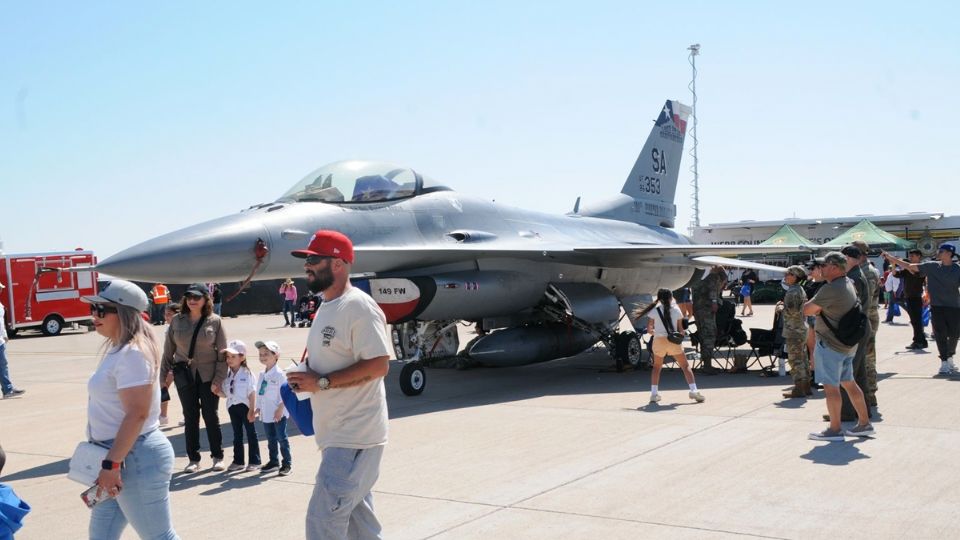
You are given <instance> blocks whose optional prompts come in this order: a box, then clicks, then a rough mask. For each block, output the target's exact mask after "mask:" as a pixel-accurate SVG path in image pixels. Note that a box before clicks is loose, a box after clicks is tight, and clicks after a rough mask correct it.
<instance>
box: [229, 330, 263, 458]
mask: <svg viewBox="0 0 960 540" xmlns="http://www.w3.org/2000/svg"><path fill="white" fill-rule="evenodd" d="M223 352H224V353H226V356H227V377H226V378H225V379H223V383H221V385H220V386H221V389H222V391H223V395H225V396H227V412H229V413H230V425H231V426H233V463H231V464H230V466H229V467H227V470H228V471H239V470H243V468H244V460H243V432H244V431H246V432H247V446H248V447H249V458H250V460H249V464H248V465H246V470H247V471H254V470H256V469H258V468H260V442H259V440H258V439H257V427H256V425H255V424H254V423H253V422H254V421H255V420H256V419H257V415H256V408H257V407H256V405H257V387H256V381H255V379H254V377H253V373H251V372H250V368H249V367H247V345H246V344H245V343H244V342H242V341H240V340H239V339H235V340H233V341H231V342H230V343H227V348H226V349H224V350H223Z"/></svg>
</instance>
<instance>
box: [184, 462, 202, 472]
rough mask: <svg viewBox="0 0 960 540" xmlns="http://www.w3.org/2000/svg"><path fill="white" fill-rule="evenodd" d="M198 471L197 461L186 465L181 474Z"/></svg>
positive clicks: (198, 464)
mask: <svg viewBox="0 0 960 540" xmlns="http://www.w3.org/2000/svg"><path fill="white" fill-rule="evenodd" d="M199 470H200V462H199V461H191V462H190V463H188V464H187V466H186V467H184V468H183V472H185V473H195V472H197V471H199Z"/></svg>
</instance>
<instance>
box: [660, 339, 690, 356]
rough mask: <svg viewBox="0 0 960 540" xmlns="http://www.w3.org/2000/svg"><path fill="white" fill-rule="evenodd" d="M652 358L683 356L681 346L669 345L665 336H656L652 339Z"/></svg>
mask: <svg viewBox="0 0 960 540" xmlns="http://www.w3.org/2000/svg"><path fill="white" fill-rule="evenodd" d="M653 355H654V356H660V357H664V356H673V357H678V356H683V346H682V345H680V344H679V343H671V342H670V340H669V339H667V336H657V337H655V338H653Z"/></svg>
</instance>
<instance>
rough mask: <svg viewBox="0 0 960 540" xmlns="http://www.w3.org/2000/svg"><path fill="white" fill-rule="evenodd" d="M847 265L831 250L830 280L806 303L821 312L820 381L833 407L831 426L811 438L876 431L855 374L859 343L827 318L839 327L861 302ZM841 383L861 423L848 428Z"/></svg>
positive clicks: (826, 269)
mask: <svg viewBox="0 0 960 540" xmlns="http://www.w3.org/2000/svg"><path fill="white" fill-rule="evenodd" d="M846 268H847V259H846V257H844V255H842V254H840V253H837V252H835V251H832V252H830V253H828V254H827V255H826V257H824V263H823V267H822V269H821V272H822V273H823V277H824V278H825V279H826V280H827V283H826V284H825V285H824V286H823V287H821V288H820V290H819V291H817V294H816V296H814V297H813V298H812V299H810V301H808V302H807V303H806V304H804V306H803V314H804V315H816V316H817V324H816V332H817V345H816V359H817V382H819V383H820V384H822V385H823V390H824V393H825V394H826V397H827V411H829V414H828V418H829V421H830V427H829V428H827V429H826V430H824V431H822V432H819V433H811V434H810V435H809V438H810V439H813V440H817V441H842V440H843V436H844V433H846V434H847V435H850V436H856V437H865V436H868V435H872V434H873V426H871V425H870V422H869V413H868V412H867V404H866V401H865V400H864V398H863V391H862V390H861V389H860V386H859V385H858V384H857V382H856V381H855V380H854V378H853V362H854V359H853V356H854V353H855V352H856V350H857V348H858V345H853V346H850V345H846V344H844V343H843V342H841V341H840V340H839V339H837V337H836V336H835V335H834V334H833V332H832V331H831V330H830V327H828V326H827V324H826V322H825V321H829V322H830V324H831V325H832V326H833V328H836V327H837V326H838V325H839V324H840V319H841V318H842V317H843V316H844V314H846V313H847V312H848V311H850V309H851V308H853V307H854V306H855V305H857V301H858V300H857V294H856V290H855V289H854V285H853V283H852V282H851V281H850V280H849V279H847V278H846V277H844V276H845V274H846ZM861 342H862V341H861ZM841 387H842V388H843V389H844V390H846V391H847V393H848V394H849V395H850V398H851V400H852V403H853V405H854V408H855V409H856V414H857V426H856V427H854V428H851V429H847V430H846V431H844V430H843V429H842V426H841V424H840V419H841V418H840V408H841V405H842V399H841V397H840V388H841Z"/></svg>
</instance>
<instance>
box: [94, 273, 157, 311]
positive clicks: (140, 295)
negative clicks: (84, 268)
mask: <svg viewBox="0 0 960 540" xmlns="http://www.w3.org/2000/svg"><path fill="white" fill-rule="evenodd" d="M80 300H81V301H83V302H86V303H88V304H99V303H101V302H107V303H110V304H119V305H121V306H127V307H132V308H133V309H135V310H137V311H146V310H147V306H148V305H149V304H150V302H149V301H148V300H147V293H145V292H143V289H141V288H140V287H137V286H136V285H134V284H133V283H131V282H129V281H127V280H124V279H115V280H113V281H108V282H106V283H104V284H103V287H100V294H98V295H96V296H84V297H83V298H81V299H80Z"/></svg>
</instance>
